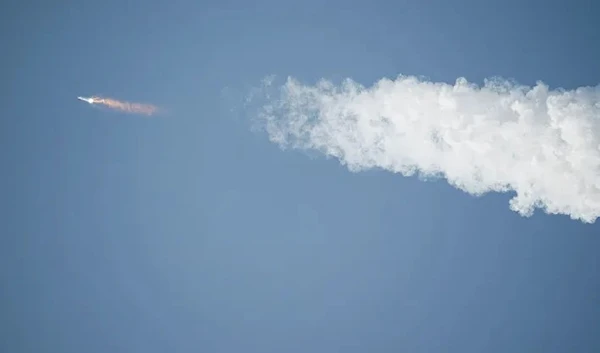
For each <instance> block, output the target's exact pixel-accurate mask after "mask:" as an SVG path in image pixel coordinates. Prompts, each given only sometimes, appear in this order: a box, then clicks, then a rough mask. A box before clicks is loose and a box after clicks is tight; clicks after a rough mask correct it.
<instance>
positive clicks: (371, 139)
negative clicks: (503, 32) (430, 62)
mask: <svg viewBox="0 0 600 353" xmlns="http://www.w3.org/2000/svg"><path fill="white" fill-rule="evenodd" d="M267 84H268V82H267ZM279 93H280V94H279V95H278V96H277V99H274V98H271V97H268V98H269V102H268V104H266V105H265V106H264V107H262V109H261V113H260V118H261V119H262V120H261V121H262V124H263V125H264V127H265V128H266V130H267V132H268V134H269V136H270V139H271V140H272V141H273V142H275V143H278V144H279V145H280V146H281V147H292V148H299V149H315V150H319V151H321V152H323V153H324V154H326V155H329V156H333V157H336V158H338V159H339V160H340V161H341V163H343V164H345V165H347V166H348V168H349V169H350V170H351V171H359V170H364V169H367V168H383V169H386V170H389V171H392V172H397V173H401V174H403V175H412V174H413V173H415V172H418V173H419V174H421V175H423V176H441V177H445V178H446V179H447V180H448V182H449V183H450V184H451V185H454V186H455V187H457V188H460V189H461V190H464V191H466V192H468V193H470V194H474V195H481V194H483V193H486V192H489V191H497V192H505V191H510V190H514V191H515V192H516V196H515V197H514V198H513V199H511V201H510V208H511V209H512V210H514V211H517V212H519V213H520V214H521V215H523V216H530V215H531V214H532V213H533V211H534V209H535V208H542V209H545V211H546V212H547V213H551V214H565V215H569V216H570V217H571V218H572V219H579V220H581V221H583V222H587V223H593V222H594V221H595V220H596V218H597V217H598V216H600V130H599V128H600V86H599V87H581V88H578V89H575V90H570V91H568V90H550V89H549V88H548V86H547V85H545V84H543V83H541V82H539V83H538V84H537V85H536V86H535V87H525V86H520V85H517V84H514V83H511V82H508V81H505V80H501V79H494V80H487V81H485V84H484V85H483V86H482V87H479V86H477V85H474V84H471V83H469V82H467V81H466V80H465V79H464V78H459V79H458V80H457V81H456V83H455V84H454V85H449V84H446V83H436V82H427V81H423V80H420V79H418V78H416V77H406V76H400V77H398V78H397V79H396V80H388V79H382V80H380V81H379V82H377V83H376V84H375V85H374V86H372V87H370V88H365V87H363V86H361V85H360V84H358V83H356V82H353V81H352V80H346V81H345V82H344V83H343V84H342V85H340V86H336V85H334V84H333V83H331V82H328V81H321V82H319V83H318V84H317V85H314V86H311V85H303V84H301V83H299V82H297V81H296V80H294V79H291V78H290V79H288V81H287V82H286V83H285V85H283V87H281V90H280V91H279Z"/></svg>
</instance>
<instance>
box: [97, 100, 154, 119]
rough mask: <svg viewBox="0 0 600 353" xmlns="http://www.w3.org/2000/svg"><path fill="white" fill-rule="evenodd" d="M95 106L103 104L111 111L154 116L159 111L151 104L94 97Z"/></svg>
mask: <svg viewBox="0 0 600 353" xmlns="http://www.w3.org/2000/svg"><path fill="white" fill-rule="evenodd" d="M92 99H93V100H94V104H103V105H105V106H107V107H109V108H111V109H116V110H120V111H122V112H127V113H134V114H145V115H153V114H154V113H156V112H157V111H158V108H157V107H155V106H153V105H151V104H142V103H130V102H122V101H118V100H116V99H113V98H103V97H98V96H94V97H92Z"/></svg>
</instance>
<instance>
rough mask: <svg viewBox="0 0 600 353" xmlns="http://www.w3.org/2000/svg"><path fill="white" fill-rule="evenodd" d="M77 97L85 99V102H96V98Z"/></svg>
mask: <svg viewBox="0 0 600 353" xmlns="http://www.w3.org/2000/svg"><path fill="white" fill-rule="evenodd" d="M77 99H79V100H81V101H84V102H88V103H90V104H94V98H86V97H77Z"/></svg>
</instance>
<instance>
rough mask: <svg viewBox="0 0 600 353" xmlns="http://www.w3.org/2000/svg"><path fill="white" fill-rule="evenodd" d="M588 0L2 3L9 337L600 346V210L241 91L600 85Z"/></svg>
mask: <svg viewBox="0 0 600 353" xmlns="http://www.w3.org/2000/svg"><path fill="white" fill-rule="evenodd" d="M571 4H572V5H566V3H558V2H556V3H554V2H542V1H529V2H527V3H523V2H517V1H516V0H515V1H512V0H511V1H503V2H497V3H496V4H492V5H490V3H489V2H488V3H485V4H484V2H480V1H459V2H454V3H452V4H451V3H450V2H447V1H430V2H420V1H402V2H394V1H387V2H370V3H369V2H362V3H352V2H350V3H349V2H341V1H329V2H328V3H327V4H326V5H323V4H322V2H316V1H306V2H294V3H291V2H286V1H257V2H254V3H252V4H251V3H249V2H242V1H238V2H236V1H230V2H222V3H219V2H213V3H208V2H202V1H197V2H192V1H176V2H172V3H171V2H166V1H165V2H158V1H127V2H117V1H106V2H103V3H94V2H81V1H79V2H63V3H61V5H60V6H59V5H53V4H51V2H29V3H20V4H17V3H15V4H12V5H7V6H5V11H2V15H0V16H2V21H1V23H2V24H1V26H2V31H0V35H1V36H2V42H3V43H4V51H3V52H4V55H3V64H4V65H3V67H4V68H5V71H4V72H5V73H4V75H3V77H4V79H3V82H4V83H5V86H4V87H5V89H4V90H3V98H2V102H3V104H2V110H3V111H2V119H1V120H0V121H1V128H0V133H1V134H2V141H3V142H4V144H3V148H2V149H1V150H0V156H1V160H2V162H3V170H4V173H3V178H2V180H3V183H2V194H3V196H4V200H5V201H6V202H4V206H3V209H2V211H3V212H2V213H3V215H4V217H3V222H2V224H3V226H4V231H3V232H2V233H3V235H2V237H1V238H0V239H1V240H0V241H1V243H0V265H1V266H0V276H1V278H2V283H3V284H4V285H3V290H2V291H0V300H1V301H0V303H1V305H2V310H1V312H2V313H3V314H2V315H1V318H0V325H1V326H0V328H1V329H0V348H1V349H0V350H2V351H7V352H81V351H86V352H106V351H111V352H164V351H173V350H175V351H182V352H198V351H203V352H239V351H243V352H334V351H344V352H366V351H372V352H398V351H402V352H440V351H444V352H461V353H463V352H540V351H541V352H565V351H573V352H596V351H598V350H599V349H600V337H599V336H598V335H597V332H598V329H597V328H598V327H599V326H600V309H598V308H599V307H598V305H597V303H598V301H599V300H600V298H599V296H598V294H597V293H598V290H599V285H600V282H599V280H598V276H597V271H598V267H599V264H598V260H597V249H598V246H599V245H600V238H598V234H599V233H600V226H598V224H597V223H595V224H585V223H583V222H580V221H577V220H571V219H569V217H568V216H565V215H545V214H543V212H541V211H536V213H535V215H534V216H533V217H530V218H526V217H522V216H520V215H519V214H518V213H516V212H514V211H512V210H510V209H509V205H508V202H509V200H510V198H511V197H512V196H513V195H510V194H494V193H492V194H488V195H486V196H483V197H480V198H475V197H472V196H470V195H469V194H467V193H465V192H463V191H460V190H458V189H456V188H454V187H452V186H450V185H448V183H446V182H445V181H438V182H423V181H420V180H419V179H418V178H416V177H403V176H401V175H399V174H393V173H390V172H388V171H385V170H367V171H363V172H359V173H353V172H350V171H349V170H348V168H346V167H345V166H344V165H341V164H340V162H339V160H337V159H336V158H325V156H324V155H323V154H321V153H319V152H314V151H299V150H286V151H282V150H281V149H280V148H279V146H278V145H277V144H275V143H272V142H271V141H270V140H269V136H268V134H266V133H265V132H264V131H256V130H254V129H253V127H254V126H253V123H252V119H253V117H254V114H255V113H256V110H257V109H258V108H260V107H257V106H255V105H251V106H249V107H245V106H244V105H243V101H244V98H245V97H246V96H247V95H248V94H249V93H250V92H252V90H253V89H254V88H256V87H258V86H259V85H260V83H261V80H262V79H263V78H264V77H266V76H268V75H276V77H278V78H279V81H277V82H278V84H281V83H282V82H283V81H282V80H283V79H285V78H286V77H287V76H293V77H294V78H296V79H298V80H299V81H301V82H302V83H304V84H306V85H313V84H315V83H316V82H317V81H318V80H319V79H322V78H324V79H328V80H331V81H332V82H335V83H339V82H341V80H343V79H345V78H352V79H353V80H355V81H357V82H359V83H361V84H363V85H364V86H366V87H369V86H371V85H372V84H373V83H375V82H377V81H379V80H380V79H382V78H386V77H387V78H389V79H394V78H395V77H396V76H397V75H399V74H404V75H423V76H426V77H427V78H428V80H431V81H433V82H446V83H449V84H453V83H454V82H455V80H456V79H457V78H458V77H466V78H467V79H468V80H469V81H472V82H475V83H478V84H481V83H482V82H483V80H484V79H485V78H487V77H492V76H502V77H507V78H512V79H514V80H516V81H518V82H520V83H522V84H527V85H534V84H535V82H536V81H537V80H543V81H544V82H545V83H546V84H548V85H549V86H550V87H551V88H552V89H555V88H557V87H563V88H565V89H567V90H571V89H575V88H577V87H581V86H589V85H591V86H595V85H596V84H597V83H598V82H600V67H599V66H598V65H597V63H598V62H599V61H600V51H598V49H597V43H598V38H599V35H600V29H599V28H598V26H597V24H596V22H597V18H598V16H599V15H600V8H598V6H596V5H594V6H591V5H585V6H584V5H583V2H582V3H581V4H578V3H577V2H572V3H571ZM92 94H104V95H108V96H111V97H115V98H118V99H125V100H130V101H142V102H150V103H153V104H157V105H159V106H161V107H163V108H165V109H166V110H168V114H166V115H162V116H156V117H151V118H148V117H145V116H136V115H125V114H121V113H118V112H113V111H108V110H104V109H93V108H92V107H90V106H89V105H87V104H85V103H83V102H80V101H77V100H76V99H75V97H76V96H79V95H86V96H87V95H92Z"/></svg>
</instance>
